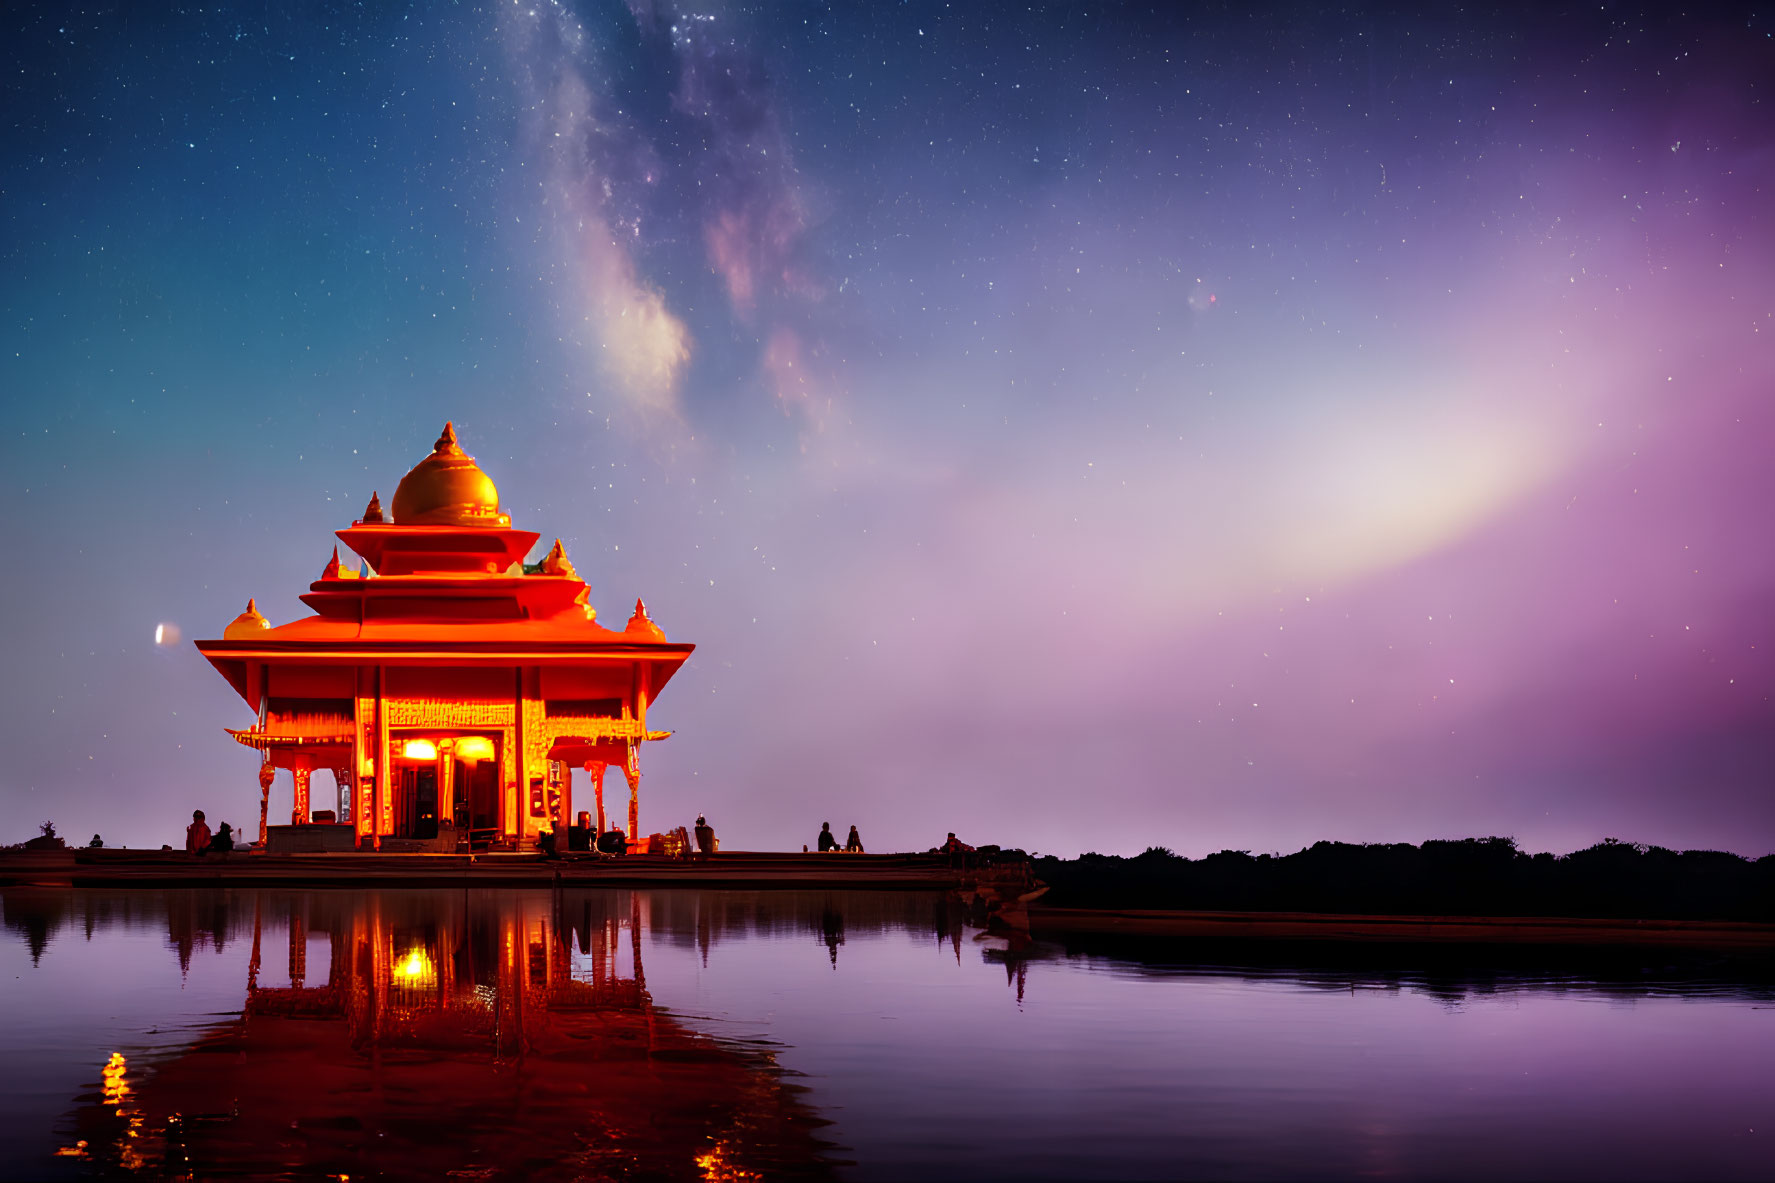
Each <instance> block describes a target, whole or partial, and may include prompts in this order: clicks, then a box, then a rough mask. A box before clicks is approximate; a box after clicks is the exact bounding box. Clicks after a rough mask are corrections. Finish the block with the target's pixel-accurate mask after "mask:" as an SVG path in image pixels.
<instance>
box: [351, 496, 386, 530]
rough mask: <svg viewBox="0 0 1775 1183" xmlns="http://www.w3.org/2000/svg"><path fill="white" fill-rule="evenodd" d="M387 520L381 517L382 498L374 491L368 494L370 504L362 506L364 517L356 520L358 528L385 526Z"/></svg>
mask: <svg viewBox="0 0 1775 1183" xmlns="http://www.w3.org/2000/svg"><path fill="white" fill-rule="evenodd" d="M387 522H388V519H387V518H385V517H383V516H382V498H381V497H379V496H377V495H376V493H375V492H374V491H372V492H371V493H370V504H368V505H366V506H364V516H363V517H361V518H359V519H358V525H360V526H381V525H385V524H386V523H387Z"/></svg>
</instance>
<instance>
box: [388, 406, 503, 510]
mask: <svg viewBox="0 0 1775 1183" xmlns="http://www.w3.org/2000/svg"><path fill="white" fill-rule="evenodd" d="M393 509H394V521H395V525H397V526H492V527H496V528H503V527H506V526H509V525H511V524H512V519H511V515H510V514H503V513H500V512H499V490H498V489H497V488H496V487H494V484H493V482H492V481H490V480H488V479H487V474H486V473H484V472H482V471H481V470H480V469H479V468H476V467H475V458H474V457H473V456H470V455H468V454H467V453H466V452H464V451H463V450H462V448H461V447H459V446H458V445H457V443H456V428H455V427H454V426H453V425H451V424H449V423H446V424H444V434H443V435H440V436H439V437H438V442H437V443H436V444H434V445H432V453H431V455H429V456H427V457H426V458H425V459H423V460H421V461H420V462H419V463H418V464H416V465H414V466H413V471H412V472H409V473H408V474H407V475H406V476H404V477H402V478H401V483H400V486H399V487H398V488H396V489H395V491H394V506H393Z"/></svg>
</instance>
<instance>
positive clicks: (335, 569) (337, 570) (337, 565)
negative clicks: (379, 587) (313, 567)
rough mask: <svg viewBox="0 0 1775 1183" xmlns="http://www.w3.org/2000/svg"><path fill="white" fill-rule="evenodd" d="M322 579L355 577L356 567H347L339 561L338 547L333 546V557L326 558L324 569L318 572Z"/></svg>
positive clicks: (356, 574) (356, 573)
mask: <svg viewBox="0 0 1775 1183" xmlns="http://www.w3.org/2000/svg"><path fill="white" fill-rule="evenodd" d="M320 577H321V578H322V579H356V578H357V577H358V572H357V568H355V567H347V566H345V564H343V563H341V562H340V561H339V548H338V547H337V546H335V547H334V548H333V557H332V558H330V559H328V560H327V566H326V569H325V570H323V571H322V572H321V573H320Z"/></svg>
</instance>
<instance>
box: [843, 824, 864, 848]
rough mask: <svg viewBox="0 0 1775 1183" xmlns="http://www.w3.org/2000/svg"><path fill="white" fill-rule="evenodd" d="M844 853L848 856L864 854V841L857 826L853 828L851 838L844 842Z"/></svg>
mask: <svg viewBox="0 0 1775 1183" xmlns="http://www.w3.org/2000/svg"><path fill="white" fill-rule="evenodd" d="M844 851H845V853H846V854H862V853H863V839H862V837H861V836H860V835H858V833H857V827H855V826H852V827H851V834H850V837H849V838H846V839H845V840H844Z"/></svg>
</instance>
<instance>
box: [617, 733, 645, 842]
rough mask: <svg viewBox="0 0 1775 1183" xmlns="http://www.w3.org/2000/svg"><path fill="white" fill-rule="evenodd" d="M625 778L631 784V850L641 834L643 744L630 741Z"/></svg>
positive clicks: (624, 761)
mask: <svg viewBox="0 0 1775 1183" xmlns="http://www.w3.org/2000/svg"><path fill="white" fill-rule="evenodd" d="M622 774H623V776H624V777H625V778H626V779H627V780H628V782H629V849H630V850H633V849H634V848H635V843H636V841H638V840H639V836H640V832H641V742H640V741H639V740H633V739H632V740H630V741H629V750H628V754H627V756H626V757H625V758H624V760H623V769H622Z"/></svg>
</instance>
